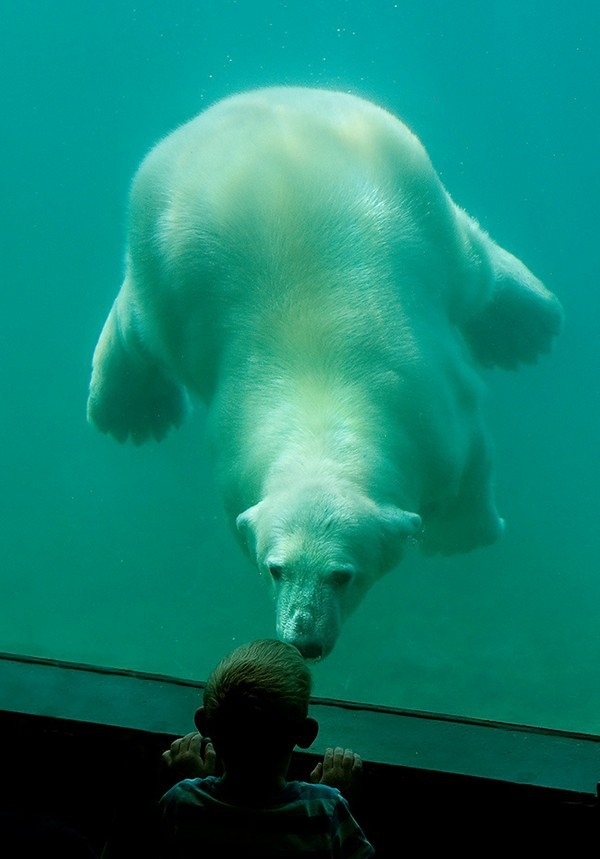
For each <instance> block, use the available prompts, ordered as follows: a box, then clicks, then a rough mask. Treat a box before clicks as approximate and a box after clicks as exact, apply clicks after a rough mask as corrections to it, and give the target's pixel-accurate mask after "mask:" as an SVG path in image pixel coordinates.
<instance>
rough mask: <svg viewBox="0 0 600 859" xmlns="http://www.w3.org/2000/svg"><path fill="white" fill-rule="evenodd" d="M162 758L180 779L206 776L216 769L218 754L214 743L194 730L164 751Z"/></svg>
mask: <svg viewBox="0 0 600 859" xmlns="http://www.w3.org/2000/svg"><path fill="white" fill-rule="evenodd" d="M162 759H163V761H164V762H165V764H166V765H167V767H168V768H169V771H170V772H172V773H173V774H174V775H175V777H176V778H177V779H178V780H181V779H184V778H206V776H208V775H213V774H214V772H215V769H216V761H217V756H216V753H215V749H214V746H213V744H212V743H211V741H210V740H209V739H206V738H203V737H202V736H201V735H200V734H199V733H198V732H197V731H192V732H191V733H190V734H186V735H185V737H181V738H180V739H178V740H173V742H172V743H171V747H170V748H169V749H168V750H167V751H166V752H163V755H162Z"/></svg>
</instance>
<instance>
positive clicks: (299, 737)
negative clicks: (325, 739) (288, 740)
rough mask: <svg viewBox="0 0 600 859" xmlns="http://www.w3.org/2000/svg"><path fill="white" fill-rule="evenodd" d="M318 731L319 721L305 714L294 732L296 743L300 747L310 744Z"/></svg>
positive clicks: (304, 747) (305, 747) (303, 747)
mask: <svg viewBox="0 0 600 859" xmlns="http://www.w3.org/2000/svg"><path fill="white" fill-rule="evenodd" d="M318 733H319V723H318V722H317V720H316V719H313V718H312V716H307V717H306V719H305V720H304V721H303V722H302V724H301V726H300V728H299V730H298V733H297V734H296V745H297V746H299V747H300V748H301V749H307V748H308V747H309V746H312V744H313V743H314V741H315V740H316V739H317V734H318Z"/></svg>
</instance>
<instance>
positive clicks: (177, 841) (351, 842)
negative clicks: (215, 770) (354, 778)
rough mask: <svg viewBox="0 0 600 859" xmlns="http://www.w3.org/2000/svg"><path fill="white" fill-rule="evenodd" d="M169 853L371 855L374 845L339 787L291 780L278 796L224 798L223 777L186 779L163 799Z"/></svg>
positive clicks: (177, 856)
mask: <svg viewBox="0 0 600 859" xmlns="http://www.w3.org/2000/svg"><path fill="white" fill-rule="evenodd" d="M159 814H160V826H161V838H162V844H163V849H164V852H165V855H166V856H169V857H172V859H188V857H192V856H195V857H198V856H204V855H207V856H208V855H209V856H215V855H223V856H225V855H228V856H231V855H234V856H243V857H244V859H246V857H248V858H249V859H254V857H259V856H260V857H261V859H267V857H268V859H283V857H285V859H292V857H294V856H302V857H303V859H331V857H336V859H350V857H351V859H368V857H371V856H373V855H374V852H375V851H374V849H373V847H372V845H371V844H370V843H369V841H368V840H367V838H366V836H365V834H364V832H363V831H362V829H361V828H360V826H359V825H358V823H357V822H356V820H355V819H354V817H353V816H352V814H351V813H350V809H349V808H348V804H347V802H346V800H345V799H344V797H343V796H342V795H341V793H340V792H339V790H337V789H336V788H333V787H328V786H327V785H322V784H309V783H308V782H303V781H290V782H287V784H286V785H285V787H284V788H283V789H282V791H281V793H280V794H279V796H278V797H277V800H276V802H274V803H271V804H269V805H268V806H252V805H247V806H240V805H233V804H231V803H229V802H227V801H226V799H225V797H224V792H223V788H222V782H221V779H220V778H217V777H216V776H209V777H207V778H204V779H200V778H195V779H185V780H184V781H181V782H179V783H178V784H176V785H175V786H174V787H172V788H171V789H170V790H169V791H167V793H166V794H165V795H164V796H163V797H162V799H161V800H160V804H159Z"/></svg>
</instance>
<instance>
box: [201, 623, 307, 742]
mask: <svg viewBox="0 0 600 859" xmlns="http://www.w3.org/2000/svg"><path fill="white" fill-rule="evenodd" d="M311 688H312V677H311V673H310V670H309V668H308V665H307V664H306V662H305V660H304V658H303V656H302V655H301V653H300V651H299V650H298V649H297V648H296V647H294V646H293V645H292V644H287V643H285V642H283V641H278V640H276V639H259V640H258V641H252V642H250V643H249V644H244V645H242V646H241V647H238V648H236V649H235V650H233V651H232V652H231V653H230V654H228V655H227V656H225V657H224V658H223V659H222V660H221V661H220V662H219V664H218V665H217V666H216V668H215V669H214V670H213V671H212V672H211V674H210V676H209V678H208V680H207V682H206V687H205V689H204V715H205V719H206V727H207V733H208V734H209V736H210V737H211V739H212V740H213V741H215V742H216V743H217V744H221V745H222V746H225V747H227V748H232V747H237V746H238V745H244V744H246V743H248V741H249V740H252V739H258V740H259V741H260V740H264V741H265V742H267V743H268V744H269V745H271V746H275V745H277V746H280V745H282V744H286V743H287V744H289V743H290V739H291V740H292V742H291V745H292V746H293V744H294V741H293V737H294V732H295V730H296V729H297V727H298V726H299V725H301V724H302V722H303V720H304V719H306V716H307V715H308V706H309V700H310V693H311Z"/></svg>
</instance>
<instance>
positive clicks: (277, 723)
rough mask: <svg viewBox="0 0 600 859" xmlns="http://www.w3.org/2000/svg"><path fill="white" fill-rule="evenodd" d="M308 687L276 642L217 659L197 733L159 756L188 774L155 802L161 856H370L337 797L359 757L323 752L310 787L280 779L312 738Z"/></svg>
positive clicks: (287, 648) (295, 658)
mask: <svg viewBox="0 0 600 859" xmlns="http://www.w3.org/2000/svg"><path fill="white" fill-rule="evenodd" d="M311 679H312V678H311V674H310V671H309V668H308V666H307V664H306V662H305V661H304V659H303V657H302V656H301V654H300V652H299V651H298V650H297V649H296V648H295V647H293V646H292V645H291V644H285V643H284V642H281V641H276V640H271V639H265V640H259V641H254V642H251V643H249V644H245V645H243V646H242V647H238V648H237V649H236V650H234V651H233V652H232V653H230V654H229V655H228V656H226V657H225V658H224V659H223V660H221V662H220V663H219V664H218V665H217V667H216V668H215V669H214V671H213V672H212V674H211V675H210V677H209V678H208V681H207V684H206V688H205V690H204V706H203V707H200V708H199V709H198V710H197V711H196V714H195V719H194V721H195V723H196V727H197V728H198V730H199V732H200V733H199V734H198V733H192V734H187V735H186V736H185V737H183V738H181V739H180V740H176V741H175V742H174V743H173V744H172V745H171V748H170V750H169V751H167V752H165V753H164V754H163V758H164V760H165V762H166V764H167V765H168V766H169V767H170V768H171V769H172V771H173V772H177V773H179V774H184V773H186V772H187V773H189V774H192V773H193V774H194V776H195V777H194V778H186V779H184V780H183V781H180V782H179V783H178V784H176V785H175V786H174V787H172V788H171V789H170V790H169V791H167V793H166V794H165V795H164V796H163V797H162V799H161V800H160V803H159V813H160V827H161V839H162V849H163V852H164V855H165V856H169V857H173V859H175V857H178V859H179V857H188V856H190V857H191V856H200V855H215V851H218V852H219V853H221V854H222V855H234V856H244V857H251V859H254V857H259V856H260V857H261V859H267V857H281V859H283V857H286V859H287V857H294V856H302V857H303V859H326V857H333V856H336V857H340V859H346V857H352V859H367V857H371V856H373V855H374V849H373V847H372V845H371V844H370V843H369V841H368V840H367V838H366V836H365V834H364V832H363V831H362V829H361V828H360V826H359V825H358V823H357V822H356V820H355V819H354V817H353V816H352V814H351V813H350V810H349V807H348V804H347V802H346V800H345V799H344V797H343V796H342V795H341V793H340V789H350V788H351V787H352V783H353V782H355V781H356V779H357V777H358V776H359V775H360V771H361V768H362V761H361V759H360V757H359V756H358V755H356V754H354V753H353V752H352V751H351V750H350V749H346V750H344V749H341V748H336V749H335V750H333V749H328V750H327V752H326V754H325V757H324V759H323V761H322V762H321V763H319V764H317V766H316V767H315V769H314V770H313V771H312V773H311V774H310V779H311V783H308V782H303V781H287V780H286V777H287V772H288V767H289V764H290V760H291V756H292V752H293V750H294V747H295V746H299V747H300V748H308V747H309V746H310V745H311V744H312V743H313V741H314V740H315V738H316V736H317V733H318V730H319V726H318V723H317V721H316V720H315V719H313V718H311V717H310V716H309V715H308V706H309V698H310V692H311ZM201 735H203V737H204V738H205V739H204V740H202V737H201ZM207 738H210V739H207ZM217 762H218V765H219V766H220V770H221V773H222V774H221V775H219V776H217V775H215V772H216V768H217Z"/></svg>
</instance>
